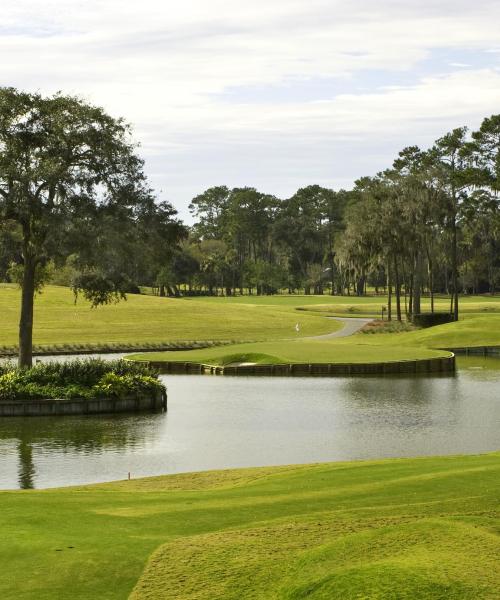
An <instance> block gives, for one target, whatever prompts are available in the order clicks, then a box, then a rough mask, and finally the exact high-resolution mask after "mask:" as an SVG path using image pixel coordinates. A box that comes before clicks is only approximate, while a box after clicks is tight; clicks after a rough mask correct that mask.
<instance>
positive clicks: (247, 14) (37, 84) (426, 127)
mask: <svg viewBox="0 0 500 600" xmlns="http://www.w3.org/2000/svg"><path fill="white" fill-rule="evenodd" d="M499 21H500V5H499V3H498V2H496V1H490V0H480V1H478V2H476V3H474V5H471V4H470V3H469V2H465V1H463V0H456V1H454V2H453V3H452V2H451V1H449V0H443V1H442V2H439V3H436V2H434V1H430V0H421V1H419V2H417V1H416V0H412V1H408V2H400V1H396V0H380V2H377V3H373V2H372V1H370V0H351V1H350V2H345V1H341V0H309V1H308V2H305V1H304V0H253V1H252V2H247V1H246V0H245V1H243V0H211V1H210V2H206V0H184V1H183V2H177V1H175V2H174V1H172V0H167V1H159V0H143V1H142V2H140V3H138V2H132V1H129V2H123V0H122V1H120V2H118V1H117V0H99V1H98V0H88V1H86V2H82V1H80V0H73V1H72V2H64V1H63V0H47V1H46V2H44V3H40V2H38V1H35V0H18V1H17V2H16V3H8V6H6V7H3V13H2V28H1V29H0V53H1V56H2V62H1V64H0V82H1V83H2V85H15V86H17V87H20V88H25V89H32V90H33V89H38V90H40V91H42V92H43V93H52V92H54V91H56V90H63V91H64V92H68V93H75V94H79V95H82V96H83V97H85V98H86V99H88V100H89V101H92V102H95V103H97V104H100V105H103V106H104V107H105V108H106V109H107V110H109V111H110V112H112V113H113V114H115V115H117V116H118V115H119V116H124V117H125V118H126V119H127V120H128V121H130V122H132V124H133V125H134V127H135V131H136V137H137V138H138V139H139V140H140V141H141V143H142V150H141V151H142V153H143V154H144V155H145V157H146V160H147V162H146V166H147V169H148V173H149V174H150V176H151V179H152V182H153V183H154V184H155V186H157V187H158V188H159V189H160V188H161V189H162V190H164V194H166V195H167V196H168V197H169V198H170V199H171V200H172V201H174V203H175V204H176V205H178V206H179V208H181V209H182V210H183V212H184V214H185V207H186V206H187V204H188V203H189V200H190V196H191V195H194V194H195V193H198V192H200V191H201V190H203V189H204V188H205V187H207V186H208V185H211V184H214V183H222V182H228V183H229V184H234V185H256V186H259V187H261V188H262V189H264V190H266V191H270V192H274V193H276V194H282V195H286V194H288V193H290V192H291V191H293V187H294V186H295V185H297V184H298V183H300V184H301V185H304V184H306V183H313V182H322V183H328V184H329V185H335V186H337V185H347V184H348V183H349V181H352V179H354V178H356V177H358V176H360V175H363V174H365V173H370V172H374V171H376V170H377V169H379V168H383V167H384V166H385V165H386V164H390V161H392V158H393V154H394V153H395V152H396V151H397V150H398V149H400V148H401V147H403V146H405V145H408V144H413V143H421V144H428V143H430V142H432V139H433V136H434V137H435V136H437V135H440V134H441V133H443V132H444V131H446V130H447V129H448V128H451V127H455V126H458V125H462V124H468V125H471V126H477V124H478V123H479V122H480V119H481V118H482V117H483V116H485V115H488V114H491V113H493V112H499V102H498V98H499V91H500V79H499V78H500V74H499V72H498V70H497V69H498V67H499V65H500V62H499V58H500V57H499V56H498V52H495V50H497V47H498V26H497V23H498V22H499ZM469 65H470V66H469ZM328 156H331V157H333V158H334V159H333V158H332V159H328ZM384 161H385V162H384ZM339 182H341V183H339Z"/></svg>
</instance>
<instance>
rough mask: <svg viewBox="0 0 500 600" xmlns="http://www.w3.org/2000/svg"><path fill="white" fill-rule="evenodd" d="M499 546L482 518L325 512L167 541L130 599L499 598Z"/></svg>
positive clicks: (410, 599)
mask: <svg viewBox="0 0 500 600" xmlns="http://www.w3.org/2000/svg"><path fill="white" fill-rule="evenodd" d="M465 539H467V544H464V540H465ZM498 551H499V539H498V537H497V536H496V535H493V534H492V533H491V532H490V531H489V530H488V529H487V528H485V527H484V526H481V525H479V524H478V523H477V522H474V524H469V523H467V522H463V521H456V522H455V521H454V520H452V519H449V520H448V519H428V518H418V517H416V518H415V517H406V516H401V517H399V518H393V519H390V518H386V519H360V520H357V521H355V522H346V521H342V520H340V521H339V520H335V519H333V520H332V519H331V516H330V515H329V517H328V518H325V517H324V516H321V517H320V518H319V519H317V520H315V521H313V522H308V521H305V522H303V523H300V522H299V523H292V524H291V523H290V522H285V523H280V524H277V525H269V524H266V525H262V526H260V527H257V528H251V529H247V530H237V531H227V532H222V533H218V534H209V535H201V536H195V537H194V538H191V539H189V540H186V539H182V540H178V541H176V542H172V543H169V544H165V545H164V546H162V547H161V548H160V549H158V550H157V551H156V552H155V553H154V554H153V556H152V557H151V559H150V560H149V562H148V565H147V567H146V569H145V570H144V573H143V574H142V576H141V578H140V580H139V582H138V583H137V585H136V587H135V590H134V592H133V593H132V595H131V597H130V598H131V600H143V599H146V598H163V597H172V598H190V599H193V600H194V599H196V600H209V599H211V598H214V597H217V598H221V599H222V598H227V599H230V598H231V599H237V598H256V599H262V600H266V599H273V598H275V599H276V600H278V599H285V598H286V599H290V600H291V599H294V600H295V599H296V600H299V599H302V598H315V599H321V600H330V599H332V600H335V599H336V600H358V599H359V598H370V599H372V598H379V599H380V600H387V599H393V600H400V599H403V600H404V599H407V600H413V599H414V598H419V599H425V598H433V599H442V600H445V599H446V600H449V599H454V598H456V599H458V598H471V599H472V598H475V599H478V600H479V599H491V600H493V599H495V598H496V594H497V593H498V583H499V582H498V575H497V573H496V564H497V559H498V556H497V553H498ZM478 557H481V558H480V560H479V559H478ZM436 565H439V568H438V569H437V568H436ZM207 579H208V580H210V581H211V582H213V584H212V585H210V586H208V587H207V586H206V581H207Z"/></svg>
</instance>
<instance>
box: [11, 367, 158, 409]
mask: <svg viewBox="0 0 500 600" xmlns="http://www.w3.org/2000/svg"><path fill="white" fill-rule="evenodd" d="M162 389H164V386H163V385H162V383H161V382H160V381H159V380H158V374H157V373H156V372H155V371H153V370H152V369H150V368H149V367H148V366H147V365H144V364H141V363H132V362H128V361H124V360H115V361H108V362H106V361H104V360H100V359H87V360H75V361H68V362H64V363H55V362H52V363H39V364H37V365H36V366H34V367H33V368H31V369H18V368H17V367H15V366H14V365H12V363H10V364H9V363H4V364H3V365H2V364H0V399H1V400H22V399H37V398H95V397H120V396H126V395H129V394H135V393H152V392H154V391H157V390H162Z"/></svg>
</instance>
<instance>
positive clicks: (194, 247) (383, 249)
mask: <svg viewBox="0 0 500 600" xmlns="http://www.w3.org/2000/svg"><path fill="white" fill-rule="evenodd" d="M499 192H500V115H494V116H492V117H489V118H486V119H484V121H483V122H482V124H481V126H480V128H479V129H478V130H477V131H473V132H469V131H468V130H467V128H465V127H462V128H457V129H454V130H453V131H452V132H450V133H448V134H446V135H444V136H443V137H441V138H439V139H438V140H436V142H435V143H434V144H433V145H432V147H431V148H429V149H426V150H421V149H420V148H419V147H417V146H409V147H407V148H405V149H403V150H402V151H401V152H400V153H399V154H398V156H397V157H396V159H395V160H394V162H393V164H392V165H391V166H390V167H389V168H387V169H386V170H385V171H383V172H380V173H378V174H377V175H375V176H371V177H362V178H360V179H359V180H357V181H356V182H355V185H354V187H353V188H352V189H351V190H340V191H334V190H331V189H327V188H324V187H321V186H319V185H311V186H308V187H304V188H301V189H299V190H298V191H297V192H296V193H295V194H294V195H293V196H291V197H290V198H288V199H284V200H281V199H278V198H276V197H275V196H272V195H269V194H265V193H262V192H259V191H258V190H256V189H255V188H235V189H229V188H227V187H225V186H220V187H213V188H210V189H208V190H206V191H205V192H204V193H203V194H200V195H199V196H197V197H196V198H194V199H193V201H192V203H191V205H190V210H191V212H192V214H193V217H194V219H195V224H194V225H193V226H192V227H191V228H190V230H189V236H188V238H187V239H186V240H185V241H183V242H182V244H181V245H180V246H179V247H178V248H177V249H176V251H175V253H174V256H173V259H172V261H171V263H170V265H169V267H168V269H167V270H166V271H164V272H163V273H162V276H163V279H162V281H161V283H162V284H163V285H164V286H166V287H167V289H168V290H169V293H171V294H179V293H180V291H179V286H183V289H187V290H188V292H187V293H207V294H225V295H228V296H229V295H234V294H235V293H239V294H242V293H250V294H251V293H255V294H273V293H277V292H279V291H280V290H286V291H288V292H290V293H293V292H297V291H303V292H304V293H305V294H309V293H315V294H323V293H328V294H346V295H351V294H354V295H363V294H365V293H366V289H367V287H368V286H369V287H370V289H374V290H375V291H376V292H377V291H378V292H380V293H384V294H387V310H388V317H389V319H391V318H393V317H394V318H396V319H398V320H401V319H402V318H403V316H404V315H405V314H407V315H414V314H418V313H420V312H421V298H422V296H423V295H424V294H425V295H427V296H429V297H430V307H431V311H432V312H433V311H434V297H435V294H448V295H449V296H450V313H452V314H453V315H454V318H455V319H458V312H459V300H458V298H459V294H460V293H485V292H488V293H492V294H493V293H495V291H497V290H498V289H499V286H500V211H499ZM184 293H186V292H184Z"/></svg>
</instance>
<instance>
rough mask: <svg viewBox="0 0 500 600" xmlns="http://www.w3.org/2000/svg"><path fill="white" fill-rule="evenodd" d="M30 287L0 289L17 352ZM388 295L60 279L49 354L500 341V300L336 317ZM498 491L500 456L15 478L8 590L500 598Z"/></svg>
mask: <svg viewBox="0 0 500 600" xmlns="http://www.w3.org/2000/svg"><path fill="white" fill-rule="evenodd" d="M18 294H19V291H18V290H17V289H16V288H15V287H14V286H11V285H2V286H0V307H1V310H2V314H3V318H4V320H3V322H2V329H1V334H0V335H1V337H0V345H1V346H3V347H5V348H7V347H9V346H12V345H15V334H16V321H17V318H18V313H17V306H18ZM382 301H383V299H381V298H377V297H364V298H355V297H325V296H323V297H320V296H273V297H262V296H255V297H249V296H246V297H235V298H203V299H191V298H181V299H172V298H159V297H154V296H148V295H140V296H139V295H129V296H128V298H127V300H126V301H124V302H120V303H118V304H111V305H109V306H104V307H99V308H96V309H92V308H91V307H90V305H89V304H88V303H87V302H85V301H84V300H82V299H79V300H78V301H77V302H76V303H75V302H74V298H73V295H72V293H71V292H70V290H69V289H67V288H62V287H57V286H48V287H46V288H45V289H44V291H43V293H42V294H41V295H40V296H38V297H37V300H36V308H35V315H36V319H35V327H34V342H35V344H36V345H39V347H40V348H42V349H45V351H46V352H50V350H51V349H67V350H68V351H71V350H77V349H78V348H79V347H80V346H79V344H81V345H83V347H95V348H97V349H99V348H101V349H103V350H106V348H107V345H111V347H112V345H113V344H121V343H127V344H131V345H137V346H138V347H141V345H142V347H144V349H146V348H148V347H149V346H148V345H151V348H154V347H155V344H158V343H159V342H160V343H178V344H182V343H183V342H196V341H202V342H203V341H205V342H224V345H222V346H215V347H206V348H200V349H197V350H177V351H167V352H147V353H142V354H135V355H133V356H132V358H133V359H137V360H146V361H149V360H153V361H159V362H169V361H179V360H183V361H187V362H195V363H196V362H200V363H207V364H213V365H225V364H231V363H235V362H252V363H256V364H277V363H282V362H290V363H304V362H318V363H322V362H328V363H335V362H338V363H345V362H352V363H355V362H359V363H364V362H380V361H404V360H418V359H428V358H433V357H440V356H446V355H447V354H448V351H447V350H446V349H447V348H454V347H471V348H474V347H482V346H494V345H498V341H499V339H500V300H497V299H496V298H494V297H470V298H469V297H467V298H463V299H462V307H463V308H462V313H463V318H462V319H461V320H460V321H458V322H455V323H448V324H445V325H440V326H436V327H432V328H428V329H414V330H409V331H405V330H403V331H401V332H399V333H398V332H392V333H376V334H370V333H363V332H361V331H358V332H356V333H354V334H353V335H349V336H347V337H341V336H340V334H341V332H342V327H343V322H342V320H337V319H332V318H331V317H339V318H340V319H343V318H344V319H345V318H349V317H353V316H355V317H366V318H368V319H370V318H377V317H378V316H379V309H380V305H381V302H382ZM446 302H447V300H446V299H443V300H442V301H437V302H436V310H439V309H440V308H442V309H443V310H445V305H446ZM297 324H298V325H299V327H298V329H299V331H297V330H296V325H297ZM103 341H105V344H103ZM167 388H168V379H167ZM174 409H175V404H174ZM23 435H25V434H23ZM103 435H105V434H104V432H103ZM103 439H104V438H103ZM30 452H31V450H30ZM20 456H22V455H20ZM23 460H24V459H23ZM30 468H31V467H30ZM499 497H500V455H499V454H498V452H493V453H487V454H481V455H469V456H447V457H426V458H414V459H412V458H405V459H388V460H367V461H355V462H337V463H324V464H312V465H295V466H294V465H292V466H283V467H258V468H250V469H230V470H224V471H205V472H199V473H186V474H179V475H170V476H160V477H146V478H132V479H131V480H125V481H118V482H114V483H102V484H94V485H78V486H73V487H63V488H52V489H45V490H43V489H40V490H12V491H2V492H0V527H1V531H2V544H1V547H0V557H1V563H2V565H3V569H2V571H1V573H0V597H2V598H14V597H15V598H16V599H17V598H20V599H35V598H37V599H42V600H45V599H46V600H52V599H53V598H58V599H65V598H68V599H70V598H71V599H80V598H81V599H82V600H83V599H88V598H103V599H117V600H118V599H121V598H126V597H130V598H131V599H134V600H138V599H145V600H146V599H163V598H176V599H182V598H186V599H188V598H189V599H200V600H202V599H207V600H209V599H212V598H220V599H225V598H227V599H230V598H231V599H235V598H249V599H250V598H252V599H253V598H258V599H260V598H261V599H263V600H265V599H273V598H276V599H285V598H288V599H292V598H296V599H299V598H317V599H326V598H328V599H330V598H332V599H339V600H344V599H345V600H351V599H352V600H359V599H361V598H370V599H380V600H385V599H393V600H400V599H408V600H410V599H414V598H419V599H426V598H429V599H433V600H434V599H442V600H445V599H446V600H448V599H451V600H453V599H457V600H458V599H460V600H463V599H470V600H476V599H478V600H481V599H485V600H486V599H491V600H495V599H496V598H498V596H499V593H500V577H499V575H498V568H497V566H498V559H499V556H500V529H499V514H498V510H499V502H498V499H499ZM14 590H15V592H14Z"/></svg>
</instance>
